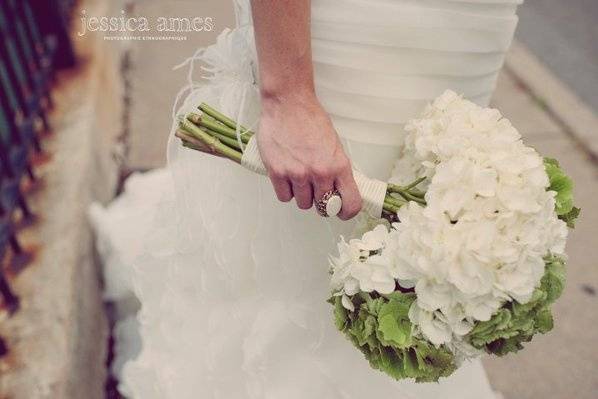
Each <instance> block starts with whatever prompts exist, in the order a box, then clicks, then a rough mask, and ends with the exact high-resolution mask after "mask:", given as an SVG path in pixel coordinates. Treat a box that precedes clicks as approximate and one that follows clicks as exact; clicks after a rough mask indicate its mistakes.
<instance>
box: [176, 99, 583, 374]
mask: <svg viewBox="0 0 598 399" xmlns="http://www.w3.org/2000/svg"><path fill="white" fill-rule="evenodd" d="M200 109H201V111H202V112H203V113H202V114H201V115H200V114H190V115H187V116H186V117H185V118H184V119H183V120H181V122H180V129H179V130H178V131H177V133H176V135H177V136H178V137H179V138H180V139H181V140H182V143H183V145H184V146H186V147H188V148H191V149H194V150H198V151H202V152H207V153H210V154H214V155H218V156H221V157H225V158H228V159H231V160H233V161H235V162H237V163H241V164H245V163H246V162H245V161H244V158H245V155H246V152H244V150H245V149H246V148H249V147H250V146H251V144H252V142H253V140H251V138H252V137H253V132H251V131H249V130H247V129H245V128H244V127H242V126H237V124H236V123H235V122H234V121H233V120H231V119H230V118H227V117H226V116H224V115H222V114H220V113H219V112H218V111H216V110H214V109H212V108H211V107H209V106H208V105H206V104H202V105H201V106H200ZM406 132H407V136H406V139H405V143H404V147H403V149H402V154H401V156H400V158H399V159H398V161H397V162H396V166H395V170H394V172H393V174H392V178H391V180H390V182H389V183H388V184H385V185H384V186H383V187H385V192H383V195H382V198H381V199H379V200H378V201H379V202H381V203H382V204H380V205H381V206H380V207H379V209H380V211H379V212H380V214H378V215H373V216H377V218H369V219H367V222H364V223H362V224H361V225H360V226H359V229H360V230H362V232H361V233H356V234H355V236H357V237H358V238H353V239H350V240H349V241H346V240H345V239H344V238H341V239H340V242H339V244H338V255H337V256H331V258H330V273H331V291H332V294H331V297H330V299H329V302H330V303H331V304H332V305H333V307H334V319H335V323H336V326H337V327H338V329H339V330H340V331H341V332H342V333H344V334H345V336H346V337H347V338H348V339H349V340H350V341H351V342H352V343H353V344H354V345H355V347H356V348H358V349H359V350H360V351H361V352H363V354H364V355H365V357H366V359H367V360H368V361H369V362H370V365H371V366H372V367H373V368H375V369H378V370H381V371H383V372H385V373H387V374H388V375H389V376H391V377H393V378H395V379H404V378H413V379H415V380H416V381H418V382H430V381H437V380H438V379H439V378H441V377H446V376H449V375H450V374H452V373H453V372H454V371H455V370H456V369H457V368H458V366H459V365H460V363H461V362H462V361H464V360H466V359H469V358H473V357H476V356H480V355H481V354H484V353H488V354H493V355H498V356H502V355H505V354H507V353H510V352H516V351H518V350H520V349H522V347H523V346H522V345H523V343H525V342H528V341H530V340H531V339H532V338H533V336H534V335H536V334H538V333H546V332H548V331H550V330H551V329H552V327H553V316H552V313H551V305H552V304H553V303H554V302H555V301H556V300H557V298H558V297H559V296H560V295H561V293H562V290H563V287H564V283H565V262H566V255H565V241H566V238H567V233H568V227H569V228H573V227H574V222H575V219H576V218H577V217H578V216H579V212H580V210H579V209H578V208H576V207H575V206H574V205H573V197H572V181H571V180H570V179H569V178H568V177H567V176H566V175H565V173H564V172H563V171H562V169H561V168H560V166H559V163H558V162H557V161H556V160H554V159H548V158H545V159H543V158H542V157H541V156H540V155H539V154H538V153H537V152H536V151H535V150H534V149H532V148H531V147H528V146H526V145H525V144H524V143H523V142H522V140H521V136H520V134H519V133H518V131H517V130H516V129H515V128H514V127H513V126H512V125H511V123H510V122H509V121H508V120H507V119H505V118H503V117H502V116H501V114H500V113H499V111H497V110H494V109H487V108H481V107H479V106H477V105H475V104H474V103H472V102H469V101H467V100H464V99H463V98H461V97H460V96H458V95H457V94H455V93H453V92H450V91H447V92H446V93H444V94H443V95H442V96H440V97H439V98H437V99H436V100H435V101H434V102H433V103H432V104H430V105H429V106H427V107H426V109H425V110H424V111H423V113H422V115H421V117H420V118H418V119H415V120H413V121H411V122H410V123H408V124H407V126H406ZM250 169H253V170H255V171H258V172H262V173H263V171H264V170H263V169H260V168H251V167H250ZM362 183H363V182H362ZM367 184H368V182H367V181H366V182H365V183H363V184H360V182H359V181H358V185H359V186H360V191H362V188H364V187H365V189H364V190H363V191H364V192H365V191H367V187H366V186H367ZM370 209H376V208H375V207H370Z"/></svg>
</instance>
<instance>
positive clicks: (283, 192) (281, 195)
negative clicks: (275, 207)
mask: <svg viewBox="0 0 598 399" xmlns="http://www.w3.org/2000/svg"><path fill="white" fill-rule="evenodd" d="M270 181H271V182H272V186H273V187H274V191H275V192H276V197H278V200H279V201H281V202H289V201H290V200H292V199H293V190H292V189H291V184H290V183H289V181H288V180H287V179H286V178H282V177H276V176H272V175H270Z"/></svg>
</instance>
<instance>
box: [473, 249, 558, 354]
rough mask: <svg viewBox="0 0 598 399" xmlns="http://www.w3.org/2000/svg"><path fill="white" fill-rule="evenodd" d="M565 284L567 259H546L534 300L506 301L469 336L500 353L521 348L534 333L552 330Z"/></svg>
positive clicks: (489, 350)
mask: <svg viewBox="0 0 598 399" xmlns="http://www.w3.org/2000/svg"><path fill="white" fill-rule="evenodd" d="M564 286H565V260H564V259H563V258H561V257H558V256H550V257H548V258H546V271H545V273H544V276H543V277H542V280H541V283H540V287H538V288H536V290H535V291H534V294H533V296H532V299H531V300H530V301H529V302H527V303H525V304H521V303H518V302H510V303H507V304H506V305H505V306H503V307H502V308H501V309H500V310H499V311H498V312H497V313H496V314H495V315H494V316H493V317H492V318H491V319H490V320H488V321H484V322H479V323H477V324H476V326H475V327H474V329H473V330H472V331H471V332H470V333H469V334H468V336H467V339H468V340H469V342H470V343H471V344H472V345H473V346H474V347H476V348H478V349H483V350H485V351H486V352H487V353H492V354H495V355H498V356H502V355H505V354H507V353H509V352H517V351H519V350H521V349H522V348H523V343H525V342H529V341H531V339H532V337H533V336H534V335H535V334H537V333H541V334H545V333H547V332H548V331H550V330H552V327H553V317H552V312H551V305H552V304H553V303H554V302H555V301H556V300H557V298H558V297H560V296H561V293H562V292H563V288H564Z"/></svg>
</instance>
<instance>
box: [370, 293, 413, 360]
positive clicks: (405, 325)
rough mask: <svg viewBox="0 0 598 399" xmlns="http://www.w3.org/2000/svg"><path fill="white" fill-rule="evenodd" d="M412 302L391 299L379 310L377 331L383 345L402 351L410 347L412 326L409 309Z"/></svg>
mask: <svg viewBox="0 0 598 399" xmlns="http://www.w3.org/2000/svg"><path fill="white" fill-rule="evenodd" d="M412 302H413V301H412V300H404V299H403V298H399V299H398V300H397V299H391V300H390V301H388V302H386V303H385V304H384V305H382V307H381V308H380V313H378V330H379V331H380V333H381V334H382V338H383V339H382V341H383V344H385V345H386V346H390V345H393V346H396V347H397V348H400V349H403V348H406V347H409V346H411V344H412V342H411V330H412V325H411V321H409V307H410V306H411V303H412Z"/></svg>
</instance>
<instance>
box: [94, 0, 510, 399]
mask: <svg viewBox="0 0 598 399" xmlns="http://www.w3.org/2000/svg"><path fill="white" fill-rule="evenodd" d="M517 3H518V2H517V1H512V0H504V1H501V0H476V1H474V0H468V1H465V0H464V1H460V0H417V1H416V0H392V1H391V0H313V25H312V33H313V44H314V46H313V47H314V49H313V51H314V63H315V71H316V83H317V90H318V95H319V97H320V99H321V101H322V103H323V104H324V106H325V108H326V109H327V111H328V112H329V113H330V114H331V116H332V118H333V122H334V124H335V127H336V128H337V130H338V132H339V134H340V135H341V137H342V138H343V142H344V145H345V148H346V150H347V153H348V154H349V155H350V157H351V159H352V162H353V165H354V167H356V168H357V169H359V170H361V171H362V172H363V173H365V174H367V175H368V176H370V177H375V178H379V179H387V178H388V175H389V173H390V171H391V169H392V165H393V163H394V161H395V160H396V157H397V154H398V152H399V148H400V142H401V138H402V133H401V132H402V124H403V123H404V122H405V121H406V120H407V119H409V118H411V117H414V116H415V115H416V114H417V113H418V112H420V111H421V109H422V108H423V106H424V105H425V104H426V102H427V101H429V100H431V99H433V98H434V97H436V95H438V94H440V93H441V92H442V91H444V90H445V89H449V88H452V89H455V90H457V91H461V92H464V93H465V94H466V95H467V96H469V97H470V98H473V99H475V100H476V101H478V102H479V103H482V104H485V103H487V102H488V100H489V97H490V95H491V92H492V90H493V87H494V84H495V79H496V74H497V72H498V70H499V69H500V67H501V65H502V62H503V57H504V51H506V49H507V47H508V44H509V42H510V40H511V39H512V34H513V29H514V27H515V24H516V17H515V8H516V5H517ZM235 6H236V11H237V18H238V28H236V29H235V30H232V31H225V32H224V33H223V34H222V35H221V36H220V37H219V39H218V42H217V43H216V44H215V45H213V46H210V47H209V48H207V49H202V50H199V51H198V52H197V53H196V54H195V55H194V56H193V57H192V58H191V59H190V60H188V62H186V63H184V64H183V65H182V66H187V67H189V69H190V71H189V80H190V82H189V86H188V87H186V88H185V89H184V90H183V91H182V92H181V95H180V96H179V99H178V100H181V99H182V98H183V97H185V99H184V101H182V103H181V101H177V104H175V112H174V116H175V122H174V123H173V130H174V128H175V127H176V116H177V115H180V114H182V113H185V112H189V111H193V110H195V108H196V106H197V105H198V104H199V103H200V102H202V101H203V102H207V103H210V104H211V105H213V106H214V107H216V108H219V109H220V110H222V111H223V112H224V113H227V114H229V115H231V116H233V117H235V118H236V119H238V120H240V121H241V122H242V124H244V125H245V126H249V127H255V126H256V124H257V120H258V117H259V112H260V109H259V108H260V104H259V96H258V92H257V81H256V76H257V74H256V64H257V61H256V55H255V46H254V43H253V36H252V28H251V19H250V12H249V7H248V1H246V0H238V1H236V2H235ZM197 61H200V62H197ZM200 64H201V65H203V68H200ZM144 192H145V193H149V192H151V195H149V194H148V197H147V198H144V197H143V193H144ZM92 221H93V222H94V225H95V227H96V229H97V231H98V235H99V240H100V242H101V245H100V246H99V249H100V251H101V252H102V254H103V256H104V260H105V261H106V262H108V263H109V264H110V265H109V267H107V269H106V270H107V271H108V272H109V273H111V275H110V276H109V278H108V279H107V281H108V283H109V284H108V285H109V290H108V293H109V294H110V295H109V298H110V299H112V300H114V301H116V302H117V304H120V309H119V312H118V314H119V317H120V322H119V323H118V324H117V329H116V335H117V339H118V342H117V351H118V353H117V361H116V363H115V372H116V373H117V374H118V377H119V379H120V386H119V389H120V390H121V392H122V393H123V394H125V395H127V396H128V397H131V398H144V399H146V398H148V399H152V398H177V399H185V398H206V399H208V398H209V399H220V398H226V399H229V398H250V399H254V398H255V399H257V398H266V399H281V398H284V399H294V398H297V399H299V398H302V399H303V398H315V399H334V398H339V399H341V398H342V399H357V398H363V397H392V398H401V399H432V398H434V399H435V398H438V397H442V398H444V399H469V398H471V399H474V398H475V399H490V398H495V395H494V393H493V392H492V390H491V388H490V385H489V383H488V381H487V378H486V376H485V373H484V370H483V368H482V366H481V363H480V362H477V361H476V362H472V363H467V364H465V365H464V366H463V367H462V368H461V369H460V370H459V371H458V372H457V373H455V374H454V375H453V376H451V377H450V378H447V379H444V380H442V381H441V382H440V383H439V384H415V383H413V382H410V381H400V382H397V381H394V380H392V379H390V378H389V377H387V376H386V375H384V374H381V373H379V372H377V371H375V370H372V369H371V368H370V366H369V365H368V363H367V361H366V360H365V359H364V358H363V356H362V355H361V354H360V353H359V352H358V351H357V350H356V349H355V348H354V347H353V346H352V345H351V344H350V343H349V342H348V341H347V340H346V339H345V338H344V337H343V336H342V334H341V333H339V332H338V331H337V330H336V328H335V327H334V324H333V321H332V313H331V307H330V305H329V304H327V303H326V299H327V297H328V296H329V287H328V281H329V275H328V266H327V257H328V255H329V254H331V253H333V252H334V250H335V246H336V241H337V239H338V236H339V234H344V235H350V234H351V230H352V228H353V224H352V223H340V222H337V221H334V220H325V219H323V218H320V217H318V216H316V215H315V213H314V212H313V211H310V212H303V211H299V210H297V209H296V208H295V207H293V206H290V205H287V204H280V203H279V202H277V201H276V199H275V195H274V192H273V190H272V188H271V186H270V184H269V182H268V181H267V179H264V178H263V177H260V176H257V175H254V174H252V173H250V172H248V171H246V170H244V169H242V168H241V167H238V166H236V165H233V164H232V163H230V162H228V161H225V160H221V159H217V158H214V157H209V156H205V155H203V154H199V153H197V152H194V151H190V150H187V149H183V148H182V147H181V146H180V143H178V141H177V140H176V139H175V138H174V137H173V136H172V135H171V139H170V142H169V145H168V168H166V169H164V170H160V171H157V172H153V173H152V174H149V175H142V176H136V177H135V178H134V179H133V180H132V181H131V182H129V184H128V185H127V187H126V190H125V193H124V195H123V197H122V198H121V199H120V200H119V201H118V202H116V203H114V204H113V205H112V206H111V207H110V208H109V209H107V210H104V209H102V208H99V207H95V208H94V209H93V210H92ZM148 221H151V223H148ZM123 226H126V227H127V228H126V229H123ZM141 237H142V239H141V241H140V238H141ZM128 241H135V242H139V241H140V242H141V243H142V244H141V245H142V246H143V248H140V247H138V246H135V245H129V242H128ZM129 265H131V267H128V266H129ZM121 269H122V270H121Z"/></svg>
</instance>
